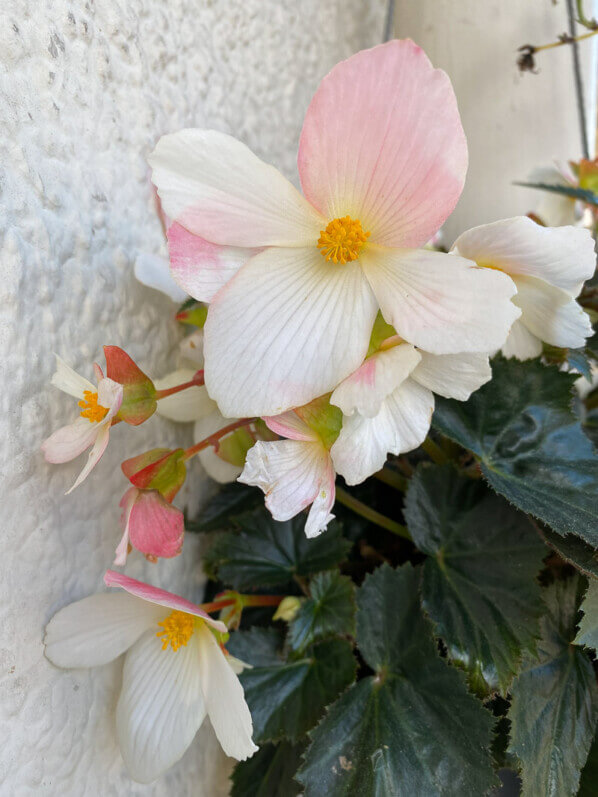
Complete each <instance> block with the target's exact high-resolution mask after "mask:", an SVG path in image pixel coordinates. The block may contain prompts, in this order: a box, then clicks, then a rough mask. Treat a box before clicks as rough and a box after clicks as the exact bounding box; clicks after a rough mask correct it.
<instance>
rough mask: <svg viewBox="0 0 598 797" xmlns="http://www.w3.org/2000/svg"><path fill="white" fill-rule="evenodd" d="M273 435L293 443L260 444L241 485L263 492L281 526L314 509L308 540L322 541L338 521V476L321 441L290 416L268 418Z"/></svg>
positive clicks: (249, 458) (249, 455) (308, 524)
mask: <svg viewBox="0 0 598 797" xmlns="http://www.w3.org/2000/svg"><path fill="white" fill-rule="evenodd" d="M264 421H265V422H266V424H267V426H268V428H269V429H271V430H272V431H273V432H275V433H276V434H279V435H282V436H283V437H285V438H287V439H285V440H275V441H272V442H264V441H261V440H258V442H257V443H256V444H255V445H254V446H253V448H250V449H249V451H248V453H247V461H246V463H245V467H244V469H243V473H242V474H241V475H240V476H239V479H238V481H240V482H242V483H243V484H250V485H253V486H255V487H259V488H260V489H261V490H262V491H263V492H264V493H265V496H266V499H265V503H266V507H267V508H268V509H269V511H270V513H271V515H272V517H273V518H274V519H275V520H289V519H290V518H292V517H295V515H298V514H299V512H301V511H302V510H303V509H306V508H307V507H308V506H309V505H310V504H311V509H310V510H309V514H308V516H307V521H306V523H305V534H306V536H307V537H317V536H318V534H321V533H322V532H323V531H324V530H325V529H326V526H327V525H328V523H329V522H330V521H331V520H332V519H333V518H334V515H332V514H331V513H330V510H331V509H332V506H333V504H334V498H335V487H334V482H335V473H334V467H333V464H332V459H331V456H330V452H329V451H328V449H327V448H326V446H325V444H324V442H323V441H322V439H321V437H320V436H319V435H318V434H317V433H316V432H315V431H314V430H313V429H312V428H311V427H310V426H308V424H307V423H306V422H305V421H304V420H303V419H302V418H300V417H299V416H298V415H297V413H296V412H294V411H293V410H290V411H289V412H285V413H283V414H282V415H278V416H276V417H270V418H264Z"/></svg>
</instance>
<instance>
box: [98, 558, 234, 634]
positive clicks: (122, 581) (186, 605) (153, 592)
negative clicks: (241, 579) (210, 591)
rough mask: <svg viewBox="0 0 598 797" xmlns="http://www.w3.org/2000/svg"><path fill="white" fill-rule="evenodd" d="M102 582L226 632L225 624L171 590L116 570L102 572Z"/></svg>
mask: <svg viewBox="0 0 598 797" xmlns="http://www.w3.org/2000/svg"><path fill="white" fill-rule="evenodd" d="M104 583H105V584H106V586H108V587H120V588H121V589H124V590H126V591H127V592H129V593H130V594H131V595H135V596H136V597H138V598H142V599H143V600H144V601H149V602H150V603H156V604H158V605H159V606H166V607H167V608H169V609H177V610H178V611H180V612H186V613H187V614H193V615H195V616H196V617H201V618H202V619H203V620H205V621H206V622H207V623H208V624H209V625H211V626H212V628H215V629H216V630H217V631H221V632H222V633H225V632H226V630H227V629H226V626H225V625H224V623H221V622H220V620H213V619H212V618H211V617H210V615H209V614H206V612H204V610H203V609H200V607H199V606H197V605H196V604H195V603H191V601H188V600H186V599H185V598H181V597H180V596H179V595H175V594H174V593H172V592H167V591H166V590H165V589H160V588H159V587H152V586H151V585H150V584H146V583H145V582H143V581H138V580H137V579H136V578H131V577H130V576H125V574H124V573H117V572H116V570H106V573H105V574H104Z"/></svg>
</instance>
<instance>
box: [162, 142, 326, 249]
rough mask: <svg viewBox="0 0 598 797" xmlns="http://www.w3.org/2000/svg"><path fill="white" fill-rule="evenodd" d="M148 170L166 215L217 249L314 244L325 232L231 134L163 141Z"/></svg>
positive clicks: (290, 190) (289, 188)
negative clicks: (150, 171)
mask: <svg viewBox="0 0 598 797" xmlns="http://www.w3.org/2000/svg"><path fill="white" fill-rule="evenodd" d="M149 162H150V165H151V167H152V169H153V174H152V180H153V182H154V185H155V186H156V188H157V189H158V194H159V196H160V199H161V201H162V207H163V208H164V211H165V212H166V214H167V215H168V216H170V218H171V219H173V220H174V221H176V222H178V223H179V224H181V225H182V226H183V227H186V228H187V229H188V230H189V231H190V232H192V233H194V234H195V235H199V236H201V237H202V238H205V239H206V240H208V241H211V242H212V243H216V244H228V245H230V246H249V247H253V246H301V245H306V244H310V243H312V242H313V243H314V244H315V242H316V241H317V239H318V237H319V234H320V230H321V229H323V227H325V226H326V222H325V220H324V219H323V218H322V216H320V214H319V213H318V212H317V211H316V210H315V209H314V208H313V207H312V206H311V205H310V204H309V202H307V200H306V199H304V198H303V197H302V196H301V194H300V193H299V192H298V191H297V189H296V188H294V186H293V185H291V183H290V182H289V181H288V180H287V179H286V178H285V177H283V176H282V174H281V173H280V172H279V171H278V170H277V169H275V168H274V167H273V166H269V165H268V164H266V163H264V162H263V161H261V160H260V159H259V158H258V157H257V156H256V155H254V154H253V152H252V151H251V150H250V149H249V148H248V147H246V146H245V144H242V143H241V142H240V141H237V140H236V139H235V138H233V137H232V136H228V135H226V134H225V133H218V132H216V131H215V130H192V129H188V130H181V131H179V132H178V133H172V134H170V135H166V136H162V138H161V139H160V140H159V141H158V144H157V146H156V149H155V150H154V151H153V153H152V154H151V155H150V157H149Z"/></svg>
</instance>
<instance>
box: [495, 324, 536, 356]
mask: <svg viewBox="0 0 598 797" xmlns="http://www.w3.org/2000/svg"><path fill="white" fill-rule="evenodd" d="M501 351H502V353H503V354H504V356H505V357H516V358H517V359H518V360H530V359H532V357H539V356H540V354H542V341H541V340H540V338H537V337H536V336H535V335H533V334H532V333H531V332H530V331H529V329H528V328H527V327H526V326H525V324H524V323H523V321H522V320H521V319H520V318H518V319H517V321H515V323H514V324H513V326H512V327H511V331H510V332H509V337H508V338H507V340H506V343H505V344H504V346H503V347H502V349H501Z"/></svg>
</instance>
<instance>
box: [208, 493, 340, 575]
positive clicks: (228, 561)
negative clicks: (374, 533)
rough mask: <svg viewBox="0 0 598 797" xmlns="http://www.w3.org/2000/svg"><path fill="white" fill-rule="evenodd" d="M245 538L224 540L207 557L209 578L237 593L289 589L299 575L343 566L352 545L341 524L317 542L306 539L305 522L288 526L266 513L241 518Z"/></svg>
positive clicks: (298, 520)
mask: <svg viewBox="0 0 598 797" xmlns="http://www.w3.org/2000/svg"><path fill="white" fill-rule="evenodd" d="M236 522H237V524H238V525H239V526H240V528H241V530H240V532H227V533H226V534H220V535H219V536H218V537H216V539H215V540H214V543H213V545H212V547H211V548H210V549H209V550H208V552H207V554H206V556H205V559H204V561H205V565H206V568H207V572H208V573H210V574H212V575H214V574H216V575H217V576H218V578H219V579H220V580H221V581H224V583H225V584H230V585H231V586H232V587H234V588H235V589H241V590H242V589H255V588H257V587H274V586H278V585H281V584H288V583H289V581H291V580H292V578H293V576H294V575H299V576H309V575H312V573H317V572H319V571H321V570H328V569H329V568H331V567H334V566H335V565H337V564H338V563H339V562H340V561H342V560H343V559H344V558H345V556H346V555H347V553H348V551H349V549H350V547H351V544H350V543H349V542H347V540H345V539H343V537H342V535H341V526H340V524H339V523H334V522H333V523H331V524H330V525H329V526H328V529H327V530H326V532H325V533H324V534H321V535H320V536H319V537H316V538H315V539H311V540H310V539H308V538H307V537H306V536H305V531H304V528H305V517H304V516H303V515H297V516H296V517H294V518H293V519H292V520H285V521H283V522H282V523H280V522H278V521H277V520H273V518H272V516H271V515H270V513H269V512H268V510H267V509H266V508H265V507H263V506H262V507H260V508H259V509H256V510H254V511H253V512H247V513H245V514H243V515H240V516H239V517H237V518H236Z"/></svg>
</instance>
